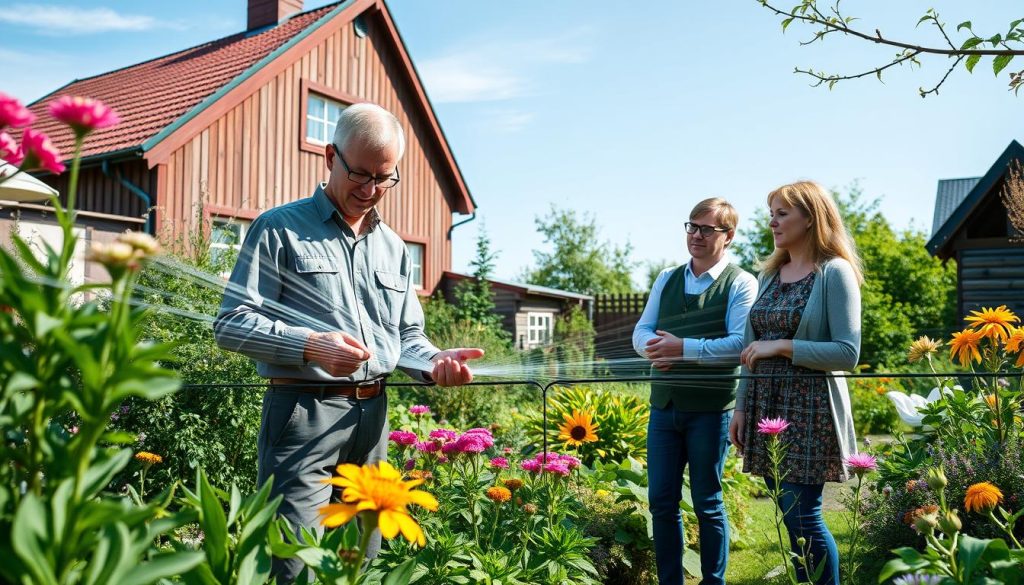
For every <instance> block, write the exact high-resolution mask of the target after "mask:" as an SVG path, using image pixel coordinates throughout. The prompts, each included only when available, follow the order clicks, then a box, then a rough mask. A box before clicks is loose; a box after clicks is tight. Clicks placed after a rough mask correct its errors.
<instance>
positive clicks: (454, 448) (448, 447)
mask: <svg viewBox="0 0 1024 585" xmlns="http://www.w3.org/2000/svg"><path fill="white" fill-rule="evenodd" d="M441 452H442V453H445V454H449V453H458V452H459V446H458V445H456V444H455V441H452V442H450V443H444V444H443V445H441Z"/></svg>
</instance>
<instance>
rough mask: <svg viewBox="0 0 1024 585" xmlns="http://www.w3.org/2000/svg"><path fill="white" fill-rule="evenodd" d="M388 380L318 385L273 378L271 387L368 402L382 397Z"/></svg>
mask: <svg viewBox="0 0 1024 585" xmlns="http://www.w3.org/2000/svg"><path fill="white" fill-rule="evenodd" d="M385 381H386V378H377V379H375V380H366V381H365V382H346V383H338V382H327V383H318V382H316V381H313V380H300V379H297V378H271V379H270V384H271V386H279V387H281V388H280V389H282V390H299V391H302V392H316V393H319V394H321V395H323V396H346V397H348V398H355V399H356V400H368V399H370V398H376V397H378V396H380V393H381V392H383V391H384V387H385V386H386V383H385Z"/></svg>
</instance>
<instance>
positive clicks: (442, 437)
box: [430, 429, 458, 443]
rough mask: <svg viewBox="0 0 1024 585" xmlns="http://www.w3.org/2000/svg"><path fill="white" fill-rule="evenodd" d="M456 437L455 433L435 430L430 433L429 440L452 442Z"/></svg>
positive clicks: (446, 430)
mask: <svg viewBox="0 0 1024 585" xmlns="http://www.w3.org/2000/svg"><path fill="white" fill-rule="evenodd" d="M456 437H458V434H456V432H455V431H451V430H448V429H435V430H433V431H430V438H431V439H437V440H439V441H441V442H442V443H445V442H448V441H454V440H455V439H456Z"/></svg>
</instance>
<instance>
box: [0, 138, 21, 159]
mask: <svg viewBox="0 0 1024 585" xmlns="http://www.w3.org/2000/svg"><path fill="white" fill-rule="evenodd" d="M0 158H2V159H4V160H5V161H7V162H9V163H11V164H12V165H14V166H18V165H20V164H21V161H22V159H24V158H25V156H24V155H23V154H22V153H21V148H20V147H19V146H18V143H17V142H15V141H14V139H13V138H11V135H10V134H8V133H6V132H0Z"/></svg>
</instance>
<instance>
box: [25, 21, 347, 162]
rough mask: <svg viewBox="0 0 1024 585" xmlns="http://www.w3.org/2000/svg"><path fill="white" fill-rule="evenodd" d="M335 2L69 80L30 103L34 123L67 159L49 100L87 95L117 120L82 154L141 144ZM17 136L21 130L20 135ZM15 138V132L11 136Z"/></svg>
mask: <svg viewBox="0 0 1024 585" xmlns="http://www.w3.org/2000/svg"><path fill="white" fill-rule="evenodd" d="M337 6H338V3H334V4H329V5H327V6H324V7H321V8H317V9H315V10H310V11H308V12H304V13H301V14H297V15H295V16H293V17H292V18H290V19H289V20H287V21H285V22H284V23H282V24H280V25H278V26H276V27H273V28H270V29H267V30H265V31H263V32H260V33H258V34H252V35H250V33H238V34H235V35H231V36H229V37H224V38H222V39H219V40H216V41H211V42H209V43H205V44H202V45H199V46H196V47H192V48H190V49H185V50H184V51H179V52H177V53H173V54H170V55H167V56H164V57H159V58H157V59H153V60H151V61H146V62H143V63H139V64H137V65H131V66H129V67H125V68H123V69H117V70H115V71H111V72H109V73H104V74H102V75H97V76H95V77H90V78H87V79H80V80H77V81H73V82H71V83H70V84H68V85H66V86H64V87H62V88H60V89H58V90H57V91H54V92H53V93H51V94H50V95H47V96H46V97H43V98H41V99H39V100H38V101H36V102H35V103H33V104H32V105H30V106H29V109H30V110H32V112H33V113H34V114H36V116H37V119H36V122H35V124H33V127H34V128H36V129H37V130H40V131H42V132H45V133H46V134H47V135H48V136H49V137H50V139H51V140H52V141H53V144H54V146H56V147H57V148H58V149H59V150H60V152H61V153H62V154H63V155H64V156H65V157H67V158H70V157H71V154H72V150H73V149H74V135H73V134H72V133H71V131H70V129H68V128H67V127H66V126H64V125H63V124H61V123H60V122H58V121H56V120H54V119H53V118H52V117H51V116H50V114H49V112H48V106H49V103H50V102H51V101H52V100H53V99H55V98H57V97H59V96H61V95H75V96H82V97H91V98H96V99H99V100H101V101H102V102H103V103H105V104H107V105H108V106H110V107H111V108H113V109H114V110H115V111H116V112H117V113H118V115H119V116H120V117H121V123H120V124H118V125H117V126H114V127H112V128H105V129H102V130H97V131H96V132H94V133H93V134H91V135H90V136H89V138H88V140H86V142H85V146H84V147H83V150H82V156H91V155H97V154H104V153H109V152H114V151H118V150H124V149H128V148H133V147H138V146H141V145H142V144H143V143H144V142H145V141H146V140H148V139H149V138H152V137H153V136H156V135H157V134H158V133H159V132H160V131H161V130H163V129H164V128H166V127H167V126H169V125H170V124H172V123H173V122H174V121H175V120H177V119H178V118H179V117H181V116H182V115H184V114H185V113H186V112H188V111H189V110H191V109H192V108H194V107H195V106H197V105H198V104H199V103H201V102H202V101H203V100H204V99H206V98H207V97H209V96H210V95H211V94H213V93H214V92H216V91H217V90H219V89H220V88H221V87H223V86H225V85H226V84H227V83H228V82H230V81H231V80H232V79H234V78H235V77H237V76H238V75H239V74H241V73H243V72H244V71H246V70H247V69H248V68H249V67H251V66H252V65H254V64H255V63H257V62H258V61H259V60H260V59H262V58H264V57H266V56H267V55H269V54H270V53H272V52H273V51H274V50H275V49H277V48H278V47H280V46H281V45H283V44H284V43H286V42H288V40H290V39H291V38H292V37H294V36H295V35H297V34H299V33H300V32H302V31H303V30H305V29H306V28H308V27H309V26H310V25H312V24H313V23H315V22H316V21H317V20H319V19H320V18H321V17H322V16H324V15H325V14H327V13H328V12H330V11H331V10H333V9H334V8H336V7H337ZM19 134H20V133H19ZM16 138H17V139H19V140H20V138H21V137H20V136H16Z"/></svg>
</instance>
